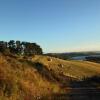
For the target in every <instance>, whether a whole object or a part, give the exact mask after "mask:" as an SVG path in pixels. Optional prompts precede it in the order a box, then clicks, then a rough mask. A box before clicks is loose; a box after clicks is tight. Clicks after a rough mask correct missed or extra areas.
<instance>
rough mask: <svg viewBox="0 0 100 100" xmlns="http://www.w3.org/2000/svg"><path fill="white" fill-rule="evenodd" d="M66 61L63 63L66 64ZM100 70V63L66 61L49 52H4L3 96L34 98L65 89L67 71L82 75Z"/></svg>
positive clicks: (0, 58) (0, 65)
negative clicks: (30, 54) (20, 54)
mask: <svg viewBox="0 0 100 100" xmlns="http://www.w3.org/2000/svg"><path fill="white" fill-rule="evenodd" d="M62 65H63V66H62ZM97 74H100V64H96V63H91V62H85V61H84V62H82V61H65V60H61V59H57V58H53V57H48V56H34V57H33V58H32V59H31V58H30V59H28V58H27V59H24V58H23V57H17V56H16V57H12V56H4V55H2V54H0V100H34V99H35V98H36V97H41V96H45V95H50V94H53V93H63V92H65V91H66V90H64V88H61V85H62V84H61V82H62V81H64V80H65V79H61V78H62V76H60V75H65V76H68V77H71V78H76V79H80V78H83V77H91V76H93V75H97Z"/></svg>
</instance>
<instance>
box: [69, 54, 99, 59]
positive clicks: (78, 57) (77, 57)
mask: <svg viewBox="0 0 100 100" xmlns="http://www.w3.org/2000/svg"><path fill="white" fill-rule="evenodd" d="M86 57H100V55H90V56H76V57H72V58H71V59H72V60H86Z"/></svg>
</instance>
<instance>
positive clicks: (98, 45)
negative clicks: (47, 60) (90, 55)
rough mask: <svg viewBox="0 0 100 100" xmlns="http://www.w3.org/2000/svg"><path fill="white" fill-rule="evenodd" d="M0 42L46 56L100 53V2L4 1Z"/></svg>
mask: <svg viewBox="0 0 100 100" xmlns="http://www.w3.org/2000/svg"><path fill="white" fill-rule="evenodd" d="M0 40H5V41H9V40H21V41H30V42H36V43H38V44H39V45H40V46H41V47H42V48H43V51H44V52H45V53H49V52H54V53H55V52H78V51H79V52H80V51H100V0H9V1H8V0H1V1H0Z"/></svg>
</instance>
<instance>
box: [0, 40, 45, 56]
mask: <svg viewBox="0 0 100 100" xmlns="http://www.w3.org/2000/svg"><path fill="white" fill-rule="evenodd" d="M0 52H6V53H7V52H10V53H14V54H22V55H32V54H42V53H43V52H42V48H41V47H40V46H39V45H38V44H36V43H30V42H21V41H14V40H10V41H9V42H5V41H0Z"/></svg>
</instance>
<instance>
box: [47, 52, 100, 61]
mask: <svg viewBox="0 0 100 100" xmlns="http://www.w3.org/2000/svg"><path fill="white" fill-rule="evenodd" d="M45 55H48V56H51V57H56V58H60V59H64V60H67V59H72V57H79V56H91V55H100V52H99V51H94V52H92V51H91V52H71V53H47V54H45Z"/></svg>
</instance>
